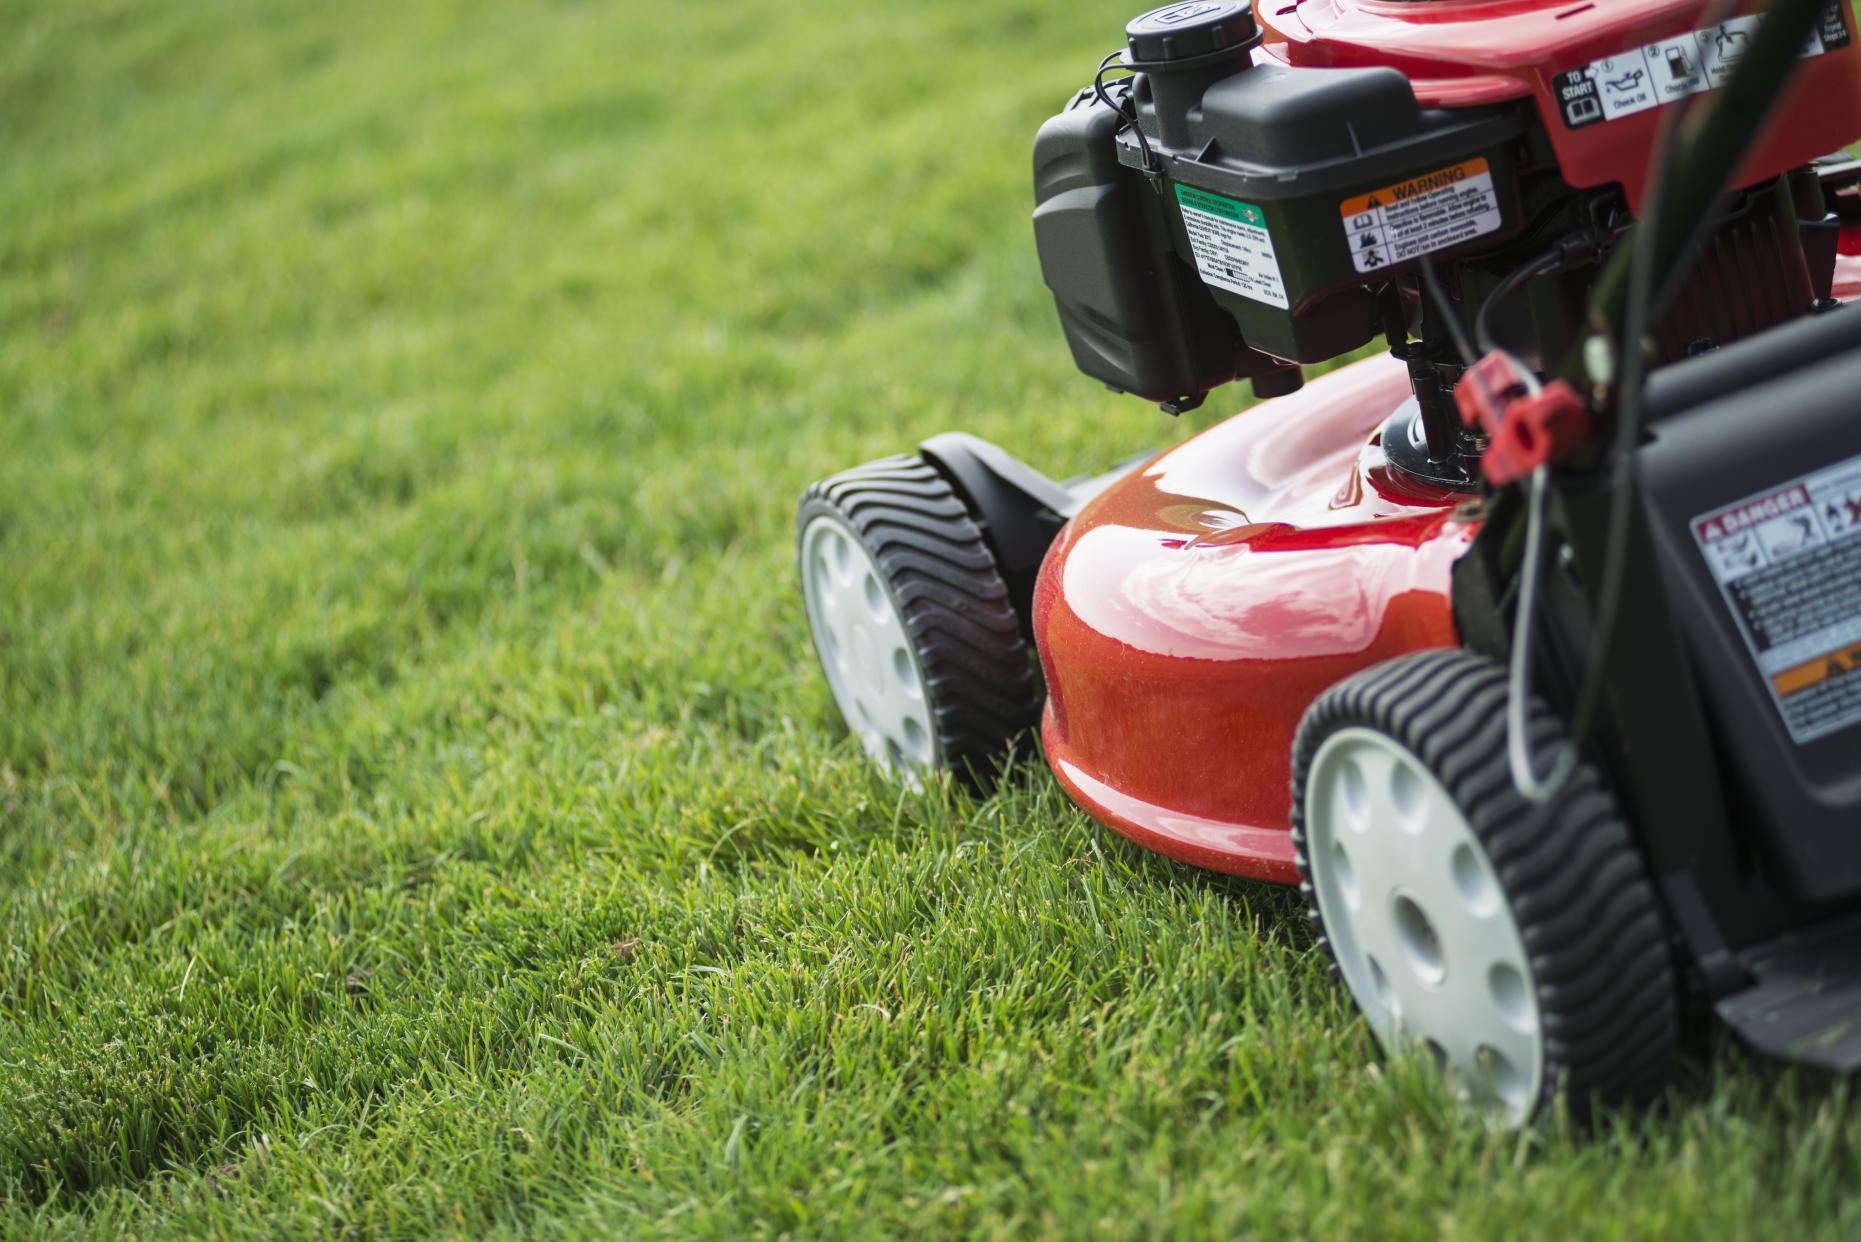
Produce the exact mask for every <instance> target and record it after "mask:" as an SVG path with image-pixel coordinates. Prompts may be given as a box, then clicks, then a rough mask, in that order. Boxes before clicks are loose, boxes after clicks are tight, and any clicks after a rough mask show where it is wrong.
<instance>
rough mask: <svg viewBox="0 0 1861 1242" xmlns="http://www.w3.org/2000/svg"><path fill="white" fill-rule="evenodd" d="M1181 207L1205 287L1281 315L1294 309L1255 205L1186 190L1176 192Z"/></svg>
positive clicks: (1263, 217)
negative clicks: (1273, 308) (1274, 308)
mask: <svg viewBox="0 0 1861 1242" xmlns="http://www.w3.org/2000/svg"><path fill="white" fill-rule="evenodd" d="M1176 202H1177V205H1178V206H1180V207H1181V208H1182V213H1183V227H1184V228H1185V229H1187V230H1188V232H1189V249H1190V250H1192V251H1194V252H1195V267H1196V271H1197V272H1199V273H1201V276H1202V280H1203V282H1204V283H1206V284H1211V285H1213V286H1215V287H1216V288H1217V289H1226V290H1227V291H1228V292H1229V293H1238V294H1240V295H1241V296H1242V297H1244V298H1252V299H1253V300H1254V301H1256V302H1265V303H1266V304H1267V305H1268V306H1277V307H1279V308H1280V309H1281V310H1285V309H1287V307H1288V306H1290V305H1291V304H1290V303H1289V302H1287V300H1286V283H1285V281H1283V280H1281V279H1280V274H1279V257H1278V256H1277V255H1275V254H1274V253H1273V235H1272V234H1271V233H1269V232H1267V218H1266V215H1265V213H1263V212H1262V211H1261V210H1260V209H1259V208H1258V207H1255V206H1254V205H1253V204H1252V203H1243V202H1239V201H1237V200H1235V199H1232V198H1223V197H1222V196H1221V195H1219V194H1210V193H1209V192H1208V191H1207V190H1197V189H1194V188H1192V187H1190V186H1186V185H1179V186H1177V187H1176Z"/></svg>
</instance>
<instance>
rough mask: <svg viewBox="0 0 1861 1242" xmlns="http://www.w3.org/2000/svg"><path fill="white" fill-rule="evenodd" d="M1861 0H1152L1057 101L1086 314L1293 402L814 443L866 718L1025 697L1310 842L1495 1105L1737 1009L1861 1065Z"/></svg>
mask: <svg viewBox="0 0 1861 1242" xmlns="http://www.w3.org/2000/svg"><path fill="white" fill-rule="evenodd" d="M1852 27H1853V19H1852V16H1851V14H1850V11H1849V9H1848V6H1847V4H1846V3H1845V0H1838V2H1831V0H1776V2H1775V3H1773V4H1771V5H1770V6H1769V7H1768V9H1765V10H1762V11H1759V10H1756V9H1754V8H1753V6H1752V5H1751V4H1749V3H1744V2H1740V0H1730V2H1724V0H1719V2H1714V3H1701V0H1607V2H1597V3H1592V2H1586V0H1559V2H1557V3H1546V2H1544V0H1274V7H1273V8H1272V9H1271V10H1270V11H1262V12H1258V13H1256V12H1254V11H1253V10H1252V8H1251V6H1250V5H1249V4H1248V3H1246V2H1245V0H1191V2H1189V3H1179V4H1174V5H1171V6H1169V7H1167V8H1162V9H1157V10H1155V11H1153V12H1150V13H1146V14H1143V15H1142V16H1140V17H1137V18H1136V19H1134V20H1133V21H1132V22H1131V23H1130V25H1129V26H1128V27H1127V29H1126V32H1125V33H1126V47H1125V48H1124V49H1123V50H1121V51H1120V52H1118V53H1114V54H1113V55H1112V56H1108V57H1107V58H1106V59H1105V61H1104V62H1103V63H1102V64H1101V65H1100V66H1099V73H1098V74H1097V75H1096V76H1095V77H1094V78H1093V80H1092V83H1091V85H1089V86H1088V87H1086V88H1085V89H1084V90H1082V91H1080V92H1079V95H1078V97H1077V98H1075V99H1074V100H1073V101H1072V102H1071V103H1070V104H1069V105H1068V106H1067V108H1066V109H1065V110H1064V111H1063V112H1061V113H1060V114H1059V115H1058V116H1056V117H1054V118H1053V119H1052V120H1051V121H1049V122H1048V123H1047V124H1046V125H1045V126H1044V127H1042V129H1041V131H1040V134H1039V136H1038V137H1037V138H1036V140H1035V146H1034V180H1035V193H1036V199H1037V203H1038V206H1037V208H1036V210H1035V213H1034V232H1035V239H1036V242H1037V244H1038V248H1039V253H1040V260H1041V266H1042V269H1043V272H1044V275H1045V278H1046V281H1047V284H1048V285H1049V286H1050V287H1051V289H1052V291H1053V294H1054V299H1055V302H1056V304H1057V306H1058V310H1059V318H1060V323H1061V326H1062V327H1063V329H1064V331H1065V335H1066V339H1067V342H1068V343H1069V345H1070V346H1071V348H1072V351H1073V357H1074V359H1075V361H1076V362H1077V363H1078V366H1079V368H1080V370H1082V371H1083V372H1085V374H1086V375H1088V376H1091V377H1092V378H1094V379H1096V380H1099V381H1101V382H1103V383H1105V384H1107V385H1110V386H1111V387H1113V388H1115V389H1118V390H1122V391H1125V392H1130V393H1133V394H1136V395H1138V396H1140V397H1143V398H1145V399H1148V400H1151V401H1155V402H1157V403H1159V404H1160V405H1161V406H1162V407H1163V408H1164V410H1165V411H1167V412H1170V413H1175V412H1177V411H1181V410H1185V409H1188V408H1191V407H1192V406H1194V405H1196V404H1199V403H1200V402H1201V401H1202V399H1203V397H1204V395H1205V394H1206V393H1207V392H1208V391H1209V390H1211V389H1213V388H1215V387H1217V386H1219V385H1222V384H1225V383H1228V382H1230V381H1233V380H1237V379H1249V380H1251V381H1252V383H1253V387H1254V391H1255V393H1256V394H1257V395H1258V396H1260V397H1262V398H1271V399H1270V400H1263V401H1262V402H1261V403H1259V404H1257V405H1256V406H1254V407H1252V408H1250V409H1248V410H1246V411H1244V412H1242V413H1241V414H1238V415H1236V416H1234V417H1233V418H1231V419H1229V420H1227V421H1226V422H1223V423H1220V424H1219V425H1217V426H1215V427H1213V428H1211V429H1210V430H1208V431H1206V432H1204V433H1202V434H1201V435H1199V436H1197V437H1195V438H1194V439H1192V440H1190V441H1188V442H1187V443H1185V444H1183V445H1181V446H1180V447H1178V448H1176V449H1174V450H1171V451H1170V452H1167V453H1164V454H1162V455H1160V456H1156V457H1154V458H1150V459H1147V460H1143V461H1139V462H1135V463H1126V464H1125V465H1124V466H1123V467H1121V468H1119V469H1117V470H1114V471H1112V472H1111V473H1109V474H1107V475H1104V476H1101V477H1098V478H1091V479H1080V480H1074V481H1071V482H1066V483H1061V482H1055V481H1053V480H1050V479H1048V478H1047V477H1045V476H1043V475H1042V474H1040V473H1039V472H1038V471H1036V470H1034V469H1033V468H1031V467H1029V466H1027V465H1025V464H1023V463H1021V462H1019V461H1017V460H1015V459H1014V458H1012V457H1011V456H1009V455H1008V454H1007V453H1005V452H1003V451H1002V450H1001V449H999V448H996V447H994V446H992V445H989V444H987V443H984V442H982V441H980V440H977V439H975V438H973V437H970V436H965V435H960V434H951V435H943V436H938V437H936V438H934V439H932V440H929V441H927V442H926V443H924V444H922V445H920V446H919V448H918V451H917V452H916V453H915V454H911V455H907V456H899V457H893V458H888V459H886V460H883V461H878V462H873V463H871V464H869V465H865V466H861V467H858V468H857V469H854V470H849V471H847V472H845V473H843V474H839V475H836V476H834V477H833V478H831V479H828V480H826V481H824V482H822V483H819V484H817V485H815V486H814V487H812V488H810V489H809V490H808V492H807V494H806V496H805V497H804V498H803V500H802V503H801V509H800V513H799V516H798V538H799V552H800V569H801V580H802V587H803V593H804V595H805V597H806V602H807V610H808V617H809V621H810V623H811V625H812V628H813V632H814V637H815V642H816V645H817V648H818V650H819V653H820V657H821V661H822V664H823V667H824V668H825V670H826V673H827V680H828V682H829V683H830V685H831V686H832V688H833V692H834V696H835V699H836V701H837V702H838V704H839V706H840V708H841V710H842V712H843V713H844V715H845V717H846V720H847V724H848V726H849V728H850V729H851V730H852V731H853V733H854V734H855V735H857V736H858V737H859V738H860V740H861V742H862V743H863V745H864V747H865V749H866V750H867V751H868V752H870V753H871V754H872V755H873V756H874V757H875V758H876V759H877V760H878V761H880V762H881V763H883V764H886V765H887V766H889V767H892V768H894V769H896V770H898V771H899V772H901V773H902V774H904V775H905V776H906V777H907V778H910V777H911V775H912V774H913V773H917V772H920V771H924V770H937V769H949V770H951V771H953V772H955V773H956V774H957V775H958V776H959V777H968V778H971V779H978V778H979V775H978V774H984V775H985V774H986V773H987V772H988V771H989V770H990V765H991V762H992V761H993V760H995V759H996V758H997V757H998V756H1000V755H1001V754H1003V753H1004V752H1005V751H1006V750H1007V749H1008V747H1009V746H1010V745H1011V743H1012V742H1013V741H1014V740H1015V739H1016V738H1017V737H1018V736H1019V735H1021V734H1022V733H1023V732H1024V731H1025V730H1027V729H1028V728H1030V727H1032V726H1033V725H1035V724H1036V722H1038V724H1039V728H1040V736H1041V739H1042V742H1043V744H1044V750H1045V754H1046V758H1047V762H1048V763H1049V764H1050V765H1051V767H1052V769H1053V771H1054V773H1055V775H1056V776H1057V777H1058V778H1059V780H1060V782H1061V784H1062V785H1063V786H1064V787H1065V788H1066V790H1067V792H1068V793H1069V794H1070V795H1071V796H1072V797H1073V798H1074V799H1075V800H1076V801H1077V802H1078V803H1079V804H1080V805H1081V806H1082V807H1084V808H1085V809H1086V810H1087V811H1088V812H1090V813H1091V814H1092V815H1093V816H1094V817H1095V818H1096V819H1098V820H1099V821H1100V822H1102V823H1104V824H1105V825H1107V826H1109V827H1110V828H1112V829H1114V830H1115V831H1117V832H1119V833H1122V834H1123V835H1125V836H1127V837H1129V838H1131V839H1132V840H1133V841H1136V842H1138V843H1139V844H1142V845H1144V846H1147V847H1149V848H1151V849H1155V850H1159V851H1161V852H1163V853H1165V854H1168V855H1170V856H1171V857H1173V858H1178V859H1182V860H1184V861H1186V862H1189V863H1193V864H1196V865H1198V866H1202V867H1208V868H1212V869H1215V870H1217V871H1224V872H1229V873H1232V874H1235V875H1241V876H1249V877H1253V878H1256V879H1261V880H1269V881H1276V882H1280V883H1286V884H1299V885H1300V886H1301V888H1302V891H1303V892H1304V893H1305V894H1306V895H1307V896H1308V897H1309V899H1310V902H1311V908H1312V914H1313V917H1314V918H1315V919H1316V920H1317V921H1318V922H1319V923H1320V924H1321V925H1322V930H1323V934H1324V941H1325V943H1326V945H1327V946H1328V948H1329V951H1330V952H1331V954H1332V955H1333V956H1334V957H1335V959H1336V963H1337V969H1338V973H1339V974H1340V976H1341V977H1342V979H1343V981H1344V983H1345V985H1346V986H1347V987H1348V988H1349V989H1350V991H1351V994H1352V995H1353V996H1354V997H1355V999H1356V1001H1357V1003H1358V1005H1359V1006H1360V1007H1361V1008H1362V1010H1363V1012H1364V1015H1365V1017H1366V1018H1367V1020H1368V1021H1369V1023H1370V1025H1371V1027H1372V1028H1373V1029H1374V1031H1375V1032H1376V1034H1377V1036H1378V1038H1379V1039H1380V1040H1381V1041H1382V1043H1383V1044H1384V1045H1385V1046H1386V1047H1390V1048H1402V1049H1425V1050H1426V1051H1427V1052H1428V1053H1429V1054H1432V1056H1433V1057H1434V1058H1435V1060H1436V1061H1437V1062H1438V1063H1439V1065H1440V1066H1441V1068H1442V1070H1443V1071H1444V1076H1445V1080H1446V1081H1448V1082H1451V1083H1452V1084H1454V1086H1455V1088H1456V1089H1457V1091H1458V1092H1459V1094H1460V1095H1461V1096H1462V1098H1464V1099H1467V1100H1469V1101H1470V1102H1472V1103H1474V1104H1475V1105H1477V1106H1478V1107H1480V1108H1481V1109H1482V1110H1484V1111H1486V1112H1487V1113H1489V1114H1490V1115H1492V1116H1494V1117H1496V1118H1498V1119H1499V1120H1501V1121H1502V1122H1504V1123H1507V1124H1513V1125H1518V1124H1523V1123H1524V1122H1525V1121H1526V1120H1528V1119H1529V1118H1530V1117H1532V1116H1533V1115H1534V1114H1535V1113H1537V1112H1538V1111H1539V1110H1540V1109H1542V1108H1544V1107H1545V1106H1547V1105H1548V1104H1549V1103H1551V1102H1552V1101H1554V1100H1556V1099H1558V1098H1560V1097H1561V1098H1562V1099H1564V1100H1566V1101H1567V1102H1568V1105H1569V1107H1570V1108H1571V1109H1572V1110H1573V1111H1574V1112H1576V1113H1577V1114H1578V1115H1580V1116H1581V1115H1585V1114H1587V1113H1588V1112H1589V1111H1590V1110H1591V1109H1592V1108H1593V1107H1594V1106H1595V1105H1596V1104H1598V1103H1609V1102H1612V1101H1629V1100H1637V1099H1645V1098H1647V1097H1649V1096H1651V1095H1652V1094H1654V1093H1655V1092H1656V1091H1658V1090H1659V1089H1660V1087H1661V1085H1662V1084H1663V1082H1664V1081H1665V1080H1666V1077H1667V1075H1668V1074H1669V1072H1670V1069H1671V1064H1672V1059H1673V1055H1674V1050H1675V1046H1676V1042H1677V1039H1678V1034H1679V1030H1680V1027H1681V1024H1682V1021H1683V1018H1684V1017H1685V1016H1686V1015H1689V1014H1701V1013H1703V1012H1705V1011H1706V1010H1708V1009H1710V1010H1712V1011H1716V1013H1717V1014H1718V1015H1719V1017H1720V1018H1721V1019H1722V1020H1723V1021H1724V1022H1725V1023H1726V1024H1728V1025H1729V1026H1730V1027H1731V1028H1732V1029H1733V1030H1734V1031H1736V1032H1737V1033H1738V1035H1739V1036H1740V1037H1742V1038H1743V1039H1744V1040H1745V1041H1746V1042H1747V1043H1749V1044H1750V1045H1751V1046H1752V1047H1754V1048H1756V1049H1758V1050H1759V1051H1761V1052H1763V1053H1765V1054H1768V1055H1771V1056H1774V1057H1779V1058H1785V1059H1789V1060H1794V1061H1800V1062H1805V1063H1809V1064H1812V1065H1815V1066H1820V1067H1823V1068H1826V1069H1830V1070H1834V1071H1839V1072H1847V1071H1852V1070H1854V1069H1855V1068H1856V1067H1857V1066H1861V309H1856V308H1854V307H1852V306H1844V305H1843V301H1844V299H1854V298H1856V297H1858V296H1861V258H1856V257H1854V256H1857V255H1861V162H1857V161H1854V160H1851V159H1849V158H1847V157H1846V156H1842V155H1839V154H1838V155H1836V156H1830V155H1829V154H1828V153H1829V152H1839V151H1840V150H1841V149H1842V148H1843V147H1844V146H1846V145H1848V144H1851V143H1853V142H1855V141H1856V140H1857V139H1861V47H1857V46H1856V39H1855V31H1854V30H1853V28H1852ZM1378 337H1381V338H1383V339H1384V340H1385V342H1386V344H1387V352H1386V353H1380V354H1378V355H1377V356H1374V357H1370V358H1368V359H1366V360H1364V361H1359V362H1356V363H1354V364H1353V365H1350V366H1348V367H1345V368H1344V369H1342V370H1337V371H1333V372H1331V373H1329V374H1326V375H1324V376H1322V377H1320V378H1317V379H1315V380H1313V381H1312V382H1311V383H1310V384H1306V383H1305V382H1304V378H1305V377H1304V371H1303V368H1304V367H1306V366H1308V365H1311V364H1317V363H1322V362H1326V361H1329V360H1331V359H1334V358H1337V357H1339V356H1341V355H1344V354H1347V353H1350V352H1352V351H1355V350H1358V349H1360V348H1362V347H1364V346H1366V345H1368V344H1369V343H1371V342H1372V341H1373V340H1375V339H1376V338H1378ZM1030 650H1031V651H1032V652H1034V653H1037V654H1038V668H1036V667H1035V666H1034V663H1033V661H1032V659H1031V658H1030ZM1043 701H1044V706H1043Z"/></svg>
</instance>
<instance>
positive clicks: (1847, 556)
mask: <svg viewBox="0 0 1861 1242" xmlns="http://www.w3.org/2000/svg"><path fill="white" fill-rule="evenodd" d="M1693 538H1694V540H1695V541H1696V542H1697V543H1698V544H1699V549H1700V553H1701V555H1703V556H1704V557H1705V558H1706V565H1707V568H1708V569H1710V570H1711V571H1712V576H1713V578H1714V580H1715V581H1717V582H1718V584H1719V589H1720V590H1721V591H1722V592H1724V594H1725V599H1726V602H1727V603H1728V604H1729V605H1730V606H1731V609H1732V613H1733V615H1734V616H1736V617H1737V618H1738V623H1739V628H1740V630H1741V631H1742V632H1743V633H1744V636H1745V644H1746V646H1747V647H1748V648H1749V649H1750V651H1751V655H1752V658H1753V659H1754V660H1755V661H1756V662H1757V666H1758V672H1759V673H1760V674H1761V675H1762V676H1763V678H1764V680H1765V682H1766V683H1767V684H1768V685H1769V687H1770V692H1771V697H1772V698H1773V699H1774V700H1776V703H1777V708H1778V710H1779V711H1780V712H1781V713H1782V714H1783V720H1784V724H1785V725H1786V726H1787V727H1788V728H1789V730H1790V736H1791V737H1792V738H1793V739H1794V740H1795V741H1796V742H1797V744H1798V745H1802V744H1803V743H1805V742H1811V741H1814V740H1815V739H1816V738H1819V737H1822V736H1824V735H1826V734H1829V733H1833V732H1835V731H1836V730H1838V729H1844V728H1847V727H1848V726H1849V725H1852V724H1857V723H1861V457H1851V458H1849V459H1848V460H1847V461H1845V462H1841V463H1839V464H1838V465H1834V466H1830V467H1828V468H1827V469H1825V470H1819V471H1817V472H1816V473H1815V474H1812V475H1808V476H1806V477H1804V478H1802V479H1799V480H1797V481H1796V482H1794V483H1788V484H1785V485H1784V486H1783V487H1780V488H1777V489H1775V490H1773V491H1770V492H1766V493H1764V494H1763V495H1759V496H1750V497H1747V498H1745V499H1744V500H1741V501H1739V502H1738V503H1736V504H1733V505H1728V506H1726V507H1725V508H1722V509H1716V510H1714V511H1712V512H1710V513H1704V514H1701V515H1700V516H1699V517H1697V518H1695V519H1694V520H1693Z"/></svg>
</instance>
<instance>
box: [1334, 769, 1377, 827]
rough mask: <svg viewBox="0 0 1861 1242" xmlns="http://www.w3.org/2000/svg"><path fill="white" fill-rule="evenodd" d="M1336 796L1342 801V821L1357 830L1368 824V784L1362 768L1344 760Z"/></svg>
mask: <svg viewBox="0 0 1861 1242" xmlns="http://www.w3.org/2000/svg"><path fill="white" fill-rule="evenodd" d="M1338 796H1339V799H1340V800H1341V801H1342V802H1343V803H1344V822H1345V823H1347V824H1349V825H1350V826H1351V827H1352V828H1354V829H1356V830H1357V831H1358V832H1362V831H1364V829H1366V828H1368V827H1369V826H1370V786H1369V784H1368V783H1367V782H1366V781H1365V780H1364V778H1363V769H1362V768H1360V767H1358V766H1357V765H1356V764H1355V763H1350V762H1346V763H1345V764H1344V767H1343V771H1342V772H1341V773H1340V774H1339V777H1338Z"/></svg>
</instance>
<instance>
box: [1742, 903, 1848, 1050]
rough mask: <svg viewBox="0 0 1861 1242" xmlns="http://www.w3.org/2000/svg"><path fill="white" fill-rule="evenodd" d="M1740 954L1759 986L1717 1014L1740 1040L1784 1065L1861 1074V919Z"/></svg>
mask: <svg viewBox="0 0 1861 1242" xmlns="http://www.w3.org/2000/svg"><path fill="white" fill-rule="evenodd" d="M1737 956H1738V960H1739V963H1740V964H1741V965H1743V966H1744V967H1745V969H1747V970H1748V971H1750V972H1751V974H1752V975H1753V977H1755V978H1756V980H1757V983H1756V984H1755V985H1754V986H1752V987H1749V988H1746V989H1745V990H1744V991H1741V992H1736V993H1734V994H1732V995H1730V996H1726V997H1723V998H1721V999H1720V1000H1719V1002H1718V1004H1717V1006H1716V1008H1717V1009H1718V1011H1719V1016H1720V1017H1721V1018H1722V1019H1724V1021H1725V1024H1726V1025H1727V1026H1729V1027H1731V1028H1732V1029H1733V1030H1734V1031H1736V1032H1737V1033H1738V1035H1739V1037H1740V1038H1741V1039H1743V1040H1744V1041H1745V1042H1746V1043H1748V1044H1750V1045H1751V1046H1752V1047H1753V1048H1755V1049H1756V1050H1757V1051H1759V1052H1761V1053H1763V1054H1764V1055H1766V1056H1771V1057H1776V1058H1778V1059H1780V1060H1786V1061H1800V1062H1802V1063H1803V1064H1805V1065H1813V1066H1816V1067H1817V1068H1818V1069H1825V1070H1831V1071H1833V1072H1835V1073H1839V1074H1847V1073H1853V1072H1854V1071H1856V1070H1858V1069H1861V914H1854V915H1849V916H1847V917H1844V918H1840V919H1835V920H1831V921H1829V922H1827V923H1820V924H1816V925H1814V926H1811V927H1806V928H1803V929H1801V930H1800V931H1795V932H1791V933H1789V934H1787V935H1783V936H1779V937H1778V938H1777V939H1775V940H1772V941H1769V942H1767V943H1765V944H1761V945H1758V946H1756V947H1755V948H1752V949H1747V950H1746V951H1745V952H1743V953H1740V954H1738V955H1737Z"/></svg>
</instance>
